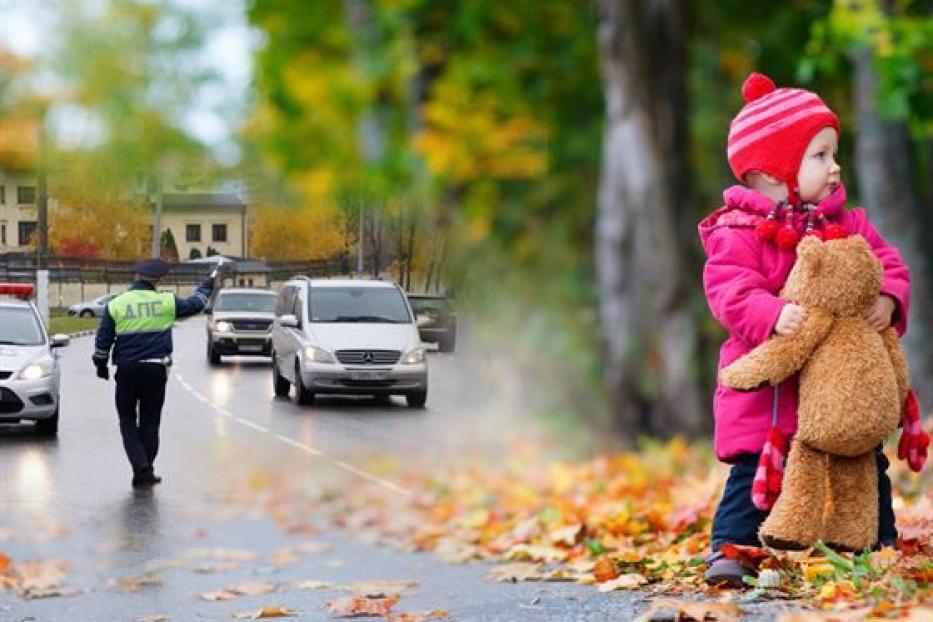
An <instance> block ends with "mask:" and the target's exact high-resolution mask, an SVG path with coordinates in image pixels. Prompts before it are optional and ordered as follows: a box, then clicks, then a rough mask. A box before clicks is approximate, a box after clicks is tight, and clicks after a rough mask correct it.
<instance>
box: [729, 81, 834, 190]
mask: <svg viewBox="0 0 933 622" xmlns="http://www.w3.org/2000/svg"><path fill="white" fill-rule="evenodd" d="M742 99H744V100H745V106H744V107H743V108H742V110H741V111H740V112H739V114H738V115H737V116H736V117H735V119H733V120H732V123H731V125H730V126H729V144H728V157H729V166H730V167H731V168H732V172H733V173H734V174H735V176H736V177H737V178H738V179H739V181H742V182H743V183H744V182H745V181H746V180H745V175H747V174H748V173H749V172H750V171H761V172H762V173H767V174H769V175H773V176H774V177H776V178H777V179H779V180H781V181H783V182H784V183H786V184H787V190H788V194H792V193H794V192H795V191H796V190H797V170H798V169H799V168H800V161H801V159H802V158H803V152H804V151H806V149H807V145H809V144H810V141H811V140H813V136H814V135H816V133H817V132H819V131H820V130H821V129H823V128H824V127H832V128H835V129H836V132H837V133H839V119H838V118H836V115H835V114H833V111H832V110H830V109H829V108H828V107H827V106H826V104H824V103H823V100H821V99H820V98H819V96H817V95H816V94H815V93H811V92H810V91H806V90H804V89H791V88H780V89H779V88H776V87H775V86H774V82H773V81H772V80H771V78H769V77H768V76H765V75H762V74H760V73H754V72H753V73H752V74H751V75H749V76H748V78H746V80H745V84H743V85H742ZM792 202H793V201H792Z"/></svg>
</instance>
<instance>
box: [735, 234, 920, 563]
mask: <svg viewBox="0 0 933 622" xmlns="http://www.w3.org/2000/svg"><path fill="white" fill-rule="evenodd" d="M882 276H883V272H882V267H881V263H880V262H879V261H878V259H877V258H876V257H875V255H874V253H872V250H871V247H870V246H869V245H868V243H867V242H866V241H865V240H864V239H863V238H862V237H861V236H858V235H855V236H852V237H848V238H843V239H836V240H829V241H826V242H823V241H821V240H820V239H819V238H817V237H816V236H807V237H805V238H804V239H803V240H802V241H801V242H800V244H799V246H798V248H797V260H796V262H795V264H794V266H793V268H792V269H791V271H790V274H789V275H788V278H787V282H786V284H785V286H784V288H783V289H782V290H781V297H782V298H784V299H786V300H789V301H791V302H794V303H796V304H799V305H801V306H803V307H804V308H806V310H807V319H806V321H805V322H804V325H803V326H802V327H801V329H800V330H799V331H798V332H796V333H795V334H793V335H788V336H783V335H773V336H772V337H771V338H770V339H768V340H767V341H765V342H764V343H762V344H760V345H759V346H758V347H756V348H755V349H753V350H752V351H751V352H749V353H748V354H746V355H745V356H743V357H741V358H739V359H738V360H736V361H734V362H732V363H731V364H730V365H728V366H726V367H725V368H723V369H722V371H721V372H720V381H721V382H722V384H724V385H725V386H728V387H731V388H733V389H737V390H745V391H751V390H756V389H759V388H762V387H764V386H768V385H771V386H776V385H778V384H780V383H781V382H782V381H784V380H786V379H787V378H789V377H790V376H792V375H793V374H795V373H797V372H798V371H799V372H800V378H799V387H800V388H799V406H798V417H797V418H798V427H797V432H796V434H795V435H794V438H793V440H792V442H791V447H790V452H789V454H788V457H787V465H786V467H785V470H784V481H783V486H782V488H783V490H782V491H781V494H780V496H778V498H777V501H776V503H775V505H774V507H773V509H772V511H771V513H770V515H769V516H768V518H767V519H766V520H765V522H764V523H763V524H762V525H761V528H760V529H759V537H760V539H761V541H762V542H763V543H764V544H765V545H766V546H769V547H771V548H775V549H784V550H803V549H806V548H809V547H811V546H813V544H814V543H816V541H817V540H822V541H823V542H824V543H826V544H827V545H828V546H831V547H833V548H835V549H836V550H842V551H859V550H862V549H864V548H866V547H870V546H872V545H873V544H874V543H875V541H876V540H877V537H878V474H877V465H876V459H875V456H874V449H875V448H876V447H877V446H878V445H880V444H881V443H883V442H884V440H885V439H886V438H887V437H888V436H889V435H890V434H891V433H892V432H893V431H894V430H895V429H896V428H897V425H898V423H899V421H900V418H901V407H902V405H903V404H904V403H905V398H906V396H907V393H908V391H909V384H908V369H907V361H906V358H905V356H904V351H903V350H902V348H901V344H900V341H899V339H898V337H897V333H896V332H895V330H894V328H891V327H888V328H886V329H885V330H884V331H882V332H881V333H879V332H877V331H876V330H874V329H872V328H871V326H870V325H869V324H868V322H867V321H866V320H865V319H864V315H865V314H866V312H867V311H868V310H869V308H870V307H871V306H872V303H873V302H874V301H875V299H876V298H877V297H878V295H879V293H880V291H881V283H882ZM827 502H828V503H827Z"/></svg>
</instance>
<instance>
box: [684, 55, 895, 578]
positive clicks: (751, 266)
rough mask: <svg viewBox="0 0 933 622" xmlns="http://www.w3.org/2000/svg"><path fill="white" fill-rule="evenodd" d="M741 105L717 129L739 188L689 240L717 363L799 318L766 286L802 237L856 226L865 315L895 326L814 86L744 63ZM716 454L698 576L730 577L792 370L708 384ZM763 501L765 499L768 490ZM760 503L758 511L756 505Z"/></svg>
mask: <svg viewBox="0 0 933 622" xmlns="http://www.w3.org/2000/svg"><path fill="white" fill-rule="evenodd" d="M742 97H743V99H744V100H745V106H744V107H743V108H742V110H741V111H740V112H739V114H738V116H736V118H735V119H734V120H733V121H732V124H731V126H730V128H729V140H728V158H729V166H730V167H731V169H732V172H733V173H734V174H735V176H736V177H737V178H738V179H739V181H741V182H742V183H743V184H745V185H744V186H732V187H731V188H728V189H727V190H726V191H725V192H724V194H723V196H724V199H725V205H724V206H723V207H721V208H720V209H718V210H716V211H715V212H714V213H713V214H711V215H710V216H708V217H707V218H705V219H703V221H702V222H700V225H699V233H700V238H701V240H702V242H703V248H704V250H705V251H706V255H707V260H706V265H705V266H704V269H703V286H704V289H705V292H706V297H707V299H708V301H709V306H710V310H711V311H712V313H713V316H714V317H715V318H716V319H717V320H718V321H719V322H720V324H722V325H723V326H724V327H725V328H726V330H727V331H728V332H729V337H728V339H727V340H726V342H725V343H724V344H723V345H722V348H721V349H720V356H719V369H722V368H723V367H725V366H726V365H728V364H729V363H731V362H732V361H734V360H736V359H737V358H739V357H740V356H742V355H743V354H745V353H747V352H748V351H750V350H751V349H752V348H754V347H755V346H757V345H758V344H760V343H761V342H763V341H765V340H766V339H768V337H770V336H771V335H772V334H774V333H777V334H779V335H791V334H794V333H795V332H797V331H798V330H799V329H800V327H801V325H802V324H803V322H804V321H805V320H806V310H805V309H804V308H803V307H800V306H798V305H795V304H792V303H790V302H788V301H787V300H783V299H782V298H780V296H779V295H778V293H779V292H780V290H781V288H782V287H783V285H784V283H785V281H786V280H787V275H788V273H789V272H790V269H791V267H792V266H793V264H794V261H795V259H796V255H795V247H796V244H797V242H798V241H799V239H800V237H802V236H803V235H819V236H820V237H821V238H823V239H830V238H834V237H845V236H847V235H854V234H859V235H861V236H862V237H864V238H865V240H866V241H868V243H869V244H870V245H871V247H872V249H873V250H874V252H875V254H876V255H877V257H878V259H879V260H880V261H881V263H882V265H883V266H884V283H883V286H882V290H881V292H882V293H881V295H880V296H879V297H878V299H877V300H876V301H875V304H874V306H873V307H872V310H871V313H870V314H869V316H868V318H867V319H868V321H869V323H870V324H871V325H872V326H873V327H874V328H875V329H877V330H879V331H881V330H883V329H884V328H886V327H887V326H890V325H893V326H894V327H895V328H896V330H897V332H898V333H899V334H903V333H904V331H905V330H906V327H907V324H906V323H907V309H908V298H909V290H910V281H909V278H908V274H907V268H906V267H905V266H904V263H903V262H902V261H901V257H900V255H899V254H898V252H897V251H896V250H895V249H894V248H893V247H892V246H890V245H889V244H887V243H886V242H885V241H884V239H882V238H881V236H880V235H878V232H877V231H875V228H874V227H873V226H872V225H871V223H870V222H869V221H868V217H867V216H866V214H865V212H864V211H863V210H862V209H853V210H851V211H849V210H847V209H846V207H845V202H846V193H845V188H844V187H843V185H842V180H841V178H840V170H841V169H840V167H839V164H837V163H836V160H835V155H836V150H837V144H838V141H839V120H838V119H837V118H836V115H835V114H833V112H832V111H831V110H830V109H829V108H828V107H827V106H826V105H825V104H824V103H823V101H822V100H821V99H820V98H819V97H818V96H817V95H815V94H814V93H811V92H809V91H806V90H803V89H793V88H780V89H776V88H775V85H774V82H772V81H771V80H770V79H769V78H767V77H766V76H763V75H761V74H757V73H752V74H751V75H750V76H749V77H748V79H747V80H746V81H745V84H744V85H743V86H742ZM713 411H714V414H715V445H716V455H717V457H718V458H719V459H720V460H722V461H724V462H727V463H730V464H732V469H731V472H730V474H729V478H728V480H727V481H726V486H725V489H724V491H723V495H722V500H721V501H720V503H719V507H718V508H717V510H716V515H715V518H714V519H713V531H712V542H711V548H712V550H713V555H712V556H711V557H710V562H711V563H710V568H709V570H708V571H707V574H706V580H707V582H708V583H713V584H728V585H733V586H739V587H741V586H742V585H743V581H742V578H743V576H746V575H751V574H753V571H752V570H750V569H747V568H745V567H743V566H742V565H741V564H739V563H738V562H736V561H734V560H732V559H728V558H725V557H724V556H722V554H721V553H719V548H720V547H721V546H722V545H723V544H726V543H732V544H741V545H753V546H760V542H759V540H758V527H759V526H760V525H761V523H762V522H763V521H764V519H765V517H766V516H767V502H763V501H762V500H761V498H760V496H759V497H758V498H757V499H756V502H753V497H752V492H753V490H752V489H753V486H752V483H753V481H754V480H755V475H756V470H757V468H758V463H759V459H760V455H761V452H762V449H763V448H764V447H765V443H766V440H768V441H770V442H774V437H773V436H772V435H773V434H774V432H770V433H769V428H771V427H772V426H774V427H775V428H776V429H777V431H778V432H779V433H780V434H778V439H780V438H785V439H789V438H790V436H791V435H793V433H794V431H795V430H796V427H797V377H796V376H794V377H792V378H790V379H788V380H787V381H785V382H784V383H782V384H781V385H780V386H779V387H767V388H764V389H761V390H758V391H752V392H745V393H742V392H738V391H733V390H731V389H728V388H726V387H723V386H717V387H716V393H715V396H714V398H713ZM877 459H878V492H879V497H878V504H879V508H878V512H879V518H880V521H879V544H881V545H887V544H893V543H894V542H895V540H896V538H897V531H896V528H895V524H894V510H893V508H892V503H891V482H890V480H889V479H888V476H887V474H886V470H887V467H888V461H887V459H886V458H885V456H884V454H883V453H882V452H881V450H880V448H879V450H878V452H877ZM771 502H772V503H773V500H771ZM756 503H757V505H758V506H762V505H764V506H765V509H759V507H756Z"/></svg>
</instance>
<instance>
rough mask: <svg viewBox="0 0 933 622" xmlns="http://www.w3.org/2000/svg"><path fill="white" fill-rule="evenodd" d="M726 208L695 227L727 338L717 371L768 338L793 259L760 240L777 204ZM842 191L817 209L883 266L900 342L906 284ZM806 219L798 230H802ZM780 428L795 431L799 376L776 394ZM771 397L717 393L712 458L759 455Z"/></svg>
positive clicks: (900, 266) (732, 201)
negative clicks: (759, 228)
mask: <svg viewBox="0 0 933 622" xmlns="http://www.w3.org/2000/svg"><path fill="white" fill-rule="evenodd" d="M723 198H724V199H725V205H724V206H723V207H721V208H719V209H718V210H716V211H715V212H713V213H712V214H710V215H709V216H708V217H706V218H704V219H703V220H702V221H701V222H700V225H699V232H700V239H701V240H702V242H703V249H704V250H705V251H706V256H707V260H706V265H705V266H704V268H703V287H704V289H705V291H706V298H707V300H708V301H709V307H710V310H711V311H712V313H713V317H715V318H716V320H717V321H719V323H720V324H722V325H723V326H724V327H725V328H726V330H727V331H728V332H729V337H728V339H726V342H725V343H724V344H723V345H722V348H720V351H719V369H722V368H723V367H725V366H726V365H728V364H729V363H731V362H732V361H734V360H736V359H737V358H739V357H740V356H742V355H743V354H745V353H746V352H748V351H749V350H751V349H752V348H754V347H755V346H757V345H758V344H760V343H761V342H763V341H765V340H766V339H767V338H768V337H769V336H770V335H771V334H772V332H773V330H774V325H775V324H776V323H777V318H778V315H779V314H780V312H781V308H782V307H783V306H784V305H785V304H787V301H786V300H784V299H782V298H780V297H779V296H778V292H779V291H780V290H781V288H782V287H783V286H784V282H785V281H786V280H787V275H788V273H789V272H790V269H791V267H792V266H793V264H794V260H795V258H796V254H795V253H794V251H785V250H781V249H779V248H778V247H777V246H776V245H775V244H774V243H773V242H771V241H762V240H759V239H758V237H757V236H756V235H755V225H756V224H757V223H758V221H759V220H761V219H762V218H764V217H765V216H767V215H768V213H769V212H770V211H771V208H772V206H773V205H774V202H773V201H772V200H771V199H769V198H767V197H766V196H764V195H763V194H760V193H759V192H756V191H754V190H750V189H748V188H745V187H743V186H732V187H731V188H729V189H727V190H726V191H725V192H724V193H723ZM845 202H846V194H845V188H843V187H842V186H841V185H840V186H839V188H838V189H837V190H836V191H835V192H834V193H833V194H832V195H831V196H829V197H827V198H826V199H824V200H823V201H822V202H821V203H820V204H819V209H820V211H821V212H822V213H823V215H824V216H826V218H827V219H828V220H829V222H837V223H839V224H842V225H844V226H845V227H846V229H847V230H848V231H849V234H859V235H861V236H862V237H864V238H865V240H866V241H867V242H868V243H869V244H870V245H871V247H872V249H873V250H874V251H875V255H877V257H878V259H879V260H881V263H882V265H883V266H884V283H883V284H882V288H881V292H882V293H884V294H887V295H889V296H891V297H892V298H893V299H894V300H895V301H896V303H897V304H896V305H895V306H896V309H895V311H894V316H893V322H894V327H895V328H896V329H897V332H898V333H899V334H901V335H903V334H904V331H905V330H906V329H907V310H908V304H909V296H910V278H909V276H908V274H907V267H906V266H905V265H904V263H903V261H901V257H900V254H899V253H898V252H897V250H896V249H895V248H894V247H892V246H890V245H889V244H888V243H887V242H885V241H884V239H883V238H882V237H881V236H880V235H879V234H878V232H877V231H876V230H875V228H874V227H873V226H872V225H871V223H870V222H868V217H867V216H866V214H865V211H864V210H862V209H853V210H851V211H848V210H846V209H845ZM804 220H805V215H803V214H801V215H800V217H799V220H798V222H797V225H798V230H800V231H802V230H803V227H804V224H805V223H804ZM779 389H780V390H779V398H778V401H779V404H778V428H779V429H780V430H781V432H783V433H784V434H785V435H788V436H789V435H791V434H793V433H794V432H795V431H796V429H797V376H793V377H792V378H789V379H788V380H786V381H785V382H784V383H782V384H781V385H780V387H779ZM773 399H774V389H773V388H770V387H767V388H764V389H761V390H758V391H751V392H739V391H734V390H732V389H729V388H727V387H723V386H721V385H718V383H717V387H716V393H715V395H714V397H713V413H714V416H715V430H716V433H715V442H716V455H717V456H718V457H719V459H720V460H723V461H726V462H728V461H731V460H732V459H734V458H735V457H736V456H738V454H741V453H745V452H753V453H757V452H760V451H761V449H762V447H763V446H764V442H765V435H766V434H767V432H768V427H769V426H770V424H771V419H772V404H773Z"/></svg>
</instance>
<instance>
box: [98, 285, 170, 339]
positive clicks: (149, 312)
mask: <svg viewBox="0 0 933 622" xmlns="http://www.w3.org/2000/svg"><path fill="white" fill-rule="evenodd" d="M107 310H108V311H109V312H110V317H112V318H113V323H114V327H115V329H116V333H117V336H118V337H119V336H120V335H125V334H127V333H158V332H163V331H166V330H170V329H171V328H172V323H173V322H174V321H175V295H174V294H172V293H168V292H154V291H152V290H148V289H133V290H130V291H128V292H126V293H123V294H120V295H119V296H117V297H116V298H114V299H113V300H111V301H110V302H108V303H107Z"/></svg>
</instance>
